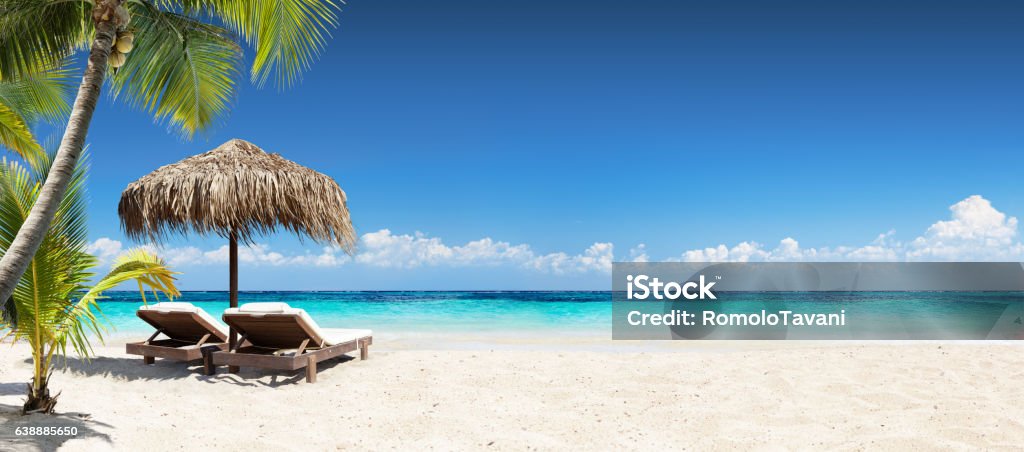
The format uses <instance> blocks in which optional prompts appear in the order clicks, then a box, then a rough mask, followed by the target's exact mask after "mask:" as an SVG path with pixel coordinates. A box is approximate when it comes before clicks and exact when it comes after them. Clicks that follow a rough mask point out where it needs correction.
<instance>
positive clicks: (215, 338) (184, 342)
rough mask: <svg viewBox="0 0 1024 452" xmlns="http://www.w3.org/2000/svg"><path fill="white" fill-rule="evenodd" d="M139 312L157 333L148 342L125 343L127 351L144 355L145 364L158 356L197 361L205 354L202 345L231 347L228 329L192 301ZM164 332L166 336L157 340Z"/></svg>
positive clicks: (157, 305)
mask: <svg viewBox="0 0 1024 452" xmlns="http://www.w3.org/2000/svg"><path fill="white" fill-rule="evenodd" d="M136 315H138V316H139V318H140V319H142V320H144V321H145V322H146V323H148V324H150V325H152V326H153V328H156V332H155V333H153V335H152V336H150V337H149V339H146V340H145V341H142V342H132V343H129V344H127V345H125V352H126V353H128V354H130V355H142V361H143V363H145V364H153V362H154V361H155V358H166V359H174V360H178V361H192V360H197V359H200V358H202V357H203V355H202V350H201V349H202V348H211V349H213V348H212V347H215V349H216V350H227V349H228V344H227V340H228V329H227V328H226V327H225V326H224V325H223V324H221V323H220V322H218V321H217V320H216V319H214V318H213V317H211V316H210V314H207V313H206V311H204V310H203V309H202V308H199V307H196V306H194V305H193V304H192V303H181V302H163V303H155V304H152V305H148V306H143V307H141V308H139V310H138V311H137V312H136ZM161 334H163V335H164V336H166V339H157V336H160V335H161Z"/></svg>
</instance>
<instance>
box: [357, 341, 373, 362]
mask: <svg viewBox="0 0 1024 452" xmlns="http://www.w3.org/2000/svg"><path fill="white" fill-rule="evenodd" d="M366 342H367V341H360V342H359V359H360V360H363V359H367V358H369V357H370V344H367V343H366Z"/></svg>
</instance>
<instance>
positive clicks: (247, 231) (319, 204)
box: [117, 139, 356, 346]
mask: <svg viewBox="0 0 1024 452" xmlns="http://www.w3.org/2000/svg"><path fill="white" fill-rule="evenodd" d="M345 200H346V198H345V192H344V191H343V190H342V189H341V187H339V186H338V184H337V183H336V182H335V181H334V179H331V178H330V177H328V176H326V175H324V174H321V173H318V172H316V171H313V170H311V169H309V168H306V167H304V166H302V165H299V164H297V163H294V162H292V161H289V160H286V159H284V158H283V157H281V156H280V155H278V154H268V153H266V152H264V151H263V150H262V149H260V148H258V147H256V145H254V144H252V143H249V142H248V141H243V140H239V139H233V140H231V141H228V142H227V143H224V144H222V145H220V146H219V147H217V148H216V149H214V150H212V151H209V152H206V153H203V154H199V155H195V156H192V157H189V158H187V159H185V160H182V161H180V162H178V163H174V164H171V165H166V166H162V167H160V168H158V169H157V170H156V171H153V172H152V173H149V174H147V175H145V176H143V177H142V178H140V179H139V180H137V181H135V182H132V183H131V184H128V187H127V188H125V189H124V192H122V193H121V202H120V203H119V204H118V206H117V213H118V215H119V216H120V217H121V227H122V228H123V229H124V231H125V234H126V235H127V236H128V237H129V238H131V239H135V240H151V241H154V242H161V241H163V240H164V239H165V238H166V237H167V236H169V235H174V234H185V233H187V232H188V231H190V230H191V231H195V232H197V233H199V234H201V235H209V234H211V233H212V234H217V235H219V236H222V237H225V238H227V239H228V243H229V244H230V252H229V260H230V267H229V268H230V271H229V273H230V287H231V307H233V308H234V307H237V306H238V242H240V241H241V242H243V243H246V244H252V243H253V238H254V237H255V236H259V235H264V234H268V233H270V232H272V231H274V230H275V229H277V228H278V227H283V228H285V229H287V230H290V231H292V232H294V233H296V234H298V235H299V237H300V238H301V237H307V238H310V239H312V240H314V241H316V242H321V243H328V244H332V245H335V246H338V247H340V248H341V249H343V250H345V252H348V253H350V254H351V253H352V252H353V250H354V249H355V240H356V234H355V230H354V229H353V228H352V222H351V220H350V219H349V214H348V207H347V206H346V204H345ZM235 339H236V338H235V332H234V331H232V332H231V341H230V343H231V345H232V346H234V343H235Z"/></svg>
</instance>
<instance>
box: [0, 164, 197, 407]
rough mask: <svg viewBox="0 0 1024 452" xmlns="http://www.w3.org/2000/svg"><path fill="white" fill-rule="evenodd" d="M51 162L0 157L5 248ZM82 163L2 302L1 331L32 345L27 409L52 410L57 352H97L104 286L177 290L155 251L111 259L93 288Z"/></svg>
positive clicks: (0, 241)
mask: <svg viewBox="0 0 1024 452" xmlns="http://www.w3.org/2000/svg"><path fill="white" fill-rule="evenodd" d="M51 162H52V157H51V156H46V155H44V156H41V157H36V158H30V159H28V163H27V165H25V164H21V163H17V162H9V161H7V160H6V159H4V160H3V162H2V163H0V253H2V252H4V251H6V249H7V247H8V246H10V243H11V241H13V240H14V237H15V236H16V235H17V233H18V229H19V228H20V227H21V224H22V223H23V222H24V220H25V218H26V217H27V216H28V214H29V210H30V209H31V206H32V204H33V203H34V202H35V198H36V197H37V196H38V195H39V191H40V187H41V186H42V184H43V181H44V180H45V178H46V174H47V172H48V171H49V169H50V165H51ZM84 181H85V178H84V168H83V165H82V164H79V165H78V166H77V167H76V169H75V171H74V173H73V174H72V178H71V183H70V184H69V186H68V192H67V196H65V197H64V199H63V201H61V203H60V206H59V208H58V210H57V213H56V215H55V216H54V221H53V223H52V224H51V225H50V229H49V231H48V232H47V234H46V237H44V239H43V241H42V244H41V245H40V247H39V250H38V251H36V254H35V256H34V257H33V259H32V261H31V262H30V264H29V268H28V271H27V272H25V275H24V276H23V277H22V278H21V279H20V280H19V281H18V285H17V287H16V288H15V291H14V295H13V296H12V297H11V298H9V299H8V300H7V301H6V302H5V303H4V306H3V310H2V314H3V315H2V316H0V331H3V330H5V329H6V330H7V333H6V335H5V337H11V338H13V340H14V341H18V340H24V341H26V342H28V344H29V346H30V348H31V349H32V362H33V364H34V368H33V377H32V382H31V383H30V384H29V385H28V399H27V400H26V401H25V405H24V407H23V412H25V413H32V412H43V413H52V412H53V408H54V405H55V404H56V403H57V397H56V396H51V395H50V391H49V380H50V374H51V371H52V368H53V366H54V357H56V356H61V357H66V356H67V352H68V349H72V350H74V351H75V352H76V353H78V354H79V355H81V356H85V357H88V356H89V355H91V354H92V347H91V346H90V344H89V339H90V337H91V336H94V335H95V336H96V337H97V338H99V339H100V340H102V332H103V329H104V328H103V326H102V324H101V322H100V319H99V316H101V313H100V310H99V306H98V305H97V300H98V299H99V298H100V297H101V295H102V293H103V291H105V290H108V289H111V288H113V287H115V286H117V285H118V284H121V283H123V282H127V281H132V280H134V281H136V282H137V283H138V285H139V288H140V290H143V289H145V288H148V289H151V290H153V292H154V293H163V294H164V295H166V296H168V297H174V296H177V295H178V290H177V288H176V287H175V285H174V273H173V272H172V271H171V270H170V269H169V268H167V266H166V265H164V263H163V262H162V261H161V260H160V259H159V258H158V257H156V256H155V255H153V254H151V253H149V252H147V251H144V250H141V249H140V250H134V251H130V252H128V253H126V254H124V255H122V256H121V257H120V258H118V259H117V261H116V262H115V263H114V265H113V268H112V269H111V270H110V272H109V273H107V274H106V276H104V277H103V278H101V279H99V281H98V282H96V283H95V284H93V285H92V286H91V287H90V285H89V284H90V280H91V279H93V276H95V275H94V274H93V273H92V272H91V269H92V268H93V267H95V266H96V265H97V263H98V260H97V259H96V258H95V257H94V256H92V255H90V254H89V253H87V252H86V246H87V242H86V230H85V196H84Z"/></svg>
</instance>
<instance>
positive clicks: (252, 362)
mask: <svg viewBox="0 0 1024 452" xmlns="http://www.w3.org/2000/svg"><path fill="white" fill-rule="evenodd" d="M224 322H226V323H227V324H228V325H230V326H231V327H232V328H234V329H235V331H238V332H239V334H241V336H240V338H239V340H238V344H239V345H238V346H236V347H235V349H234V350H228V351H214V352H212V353H208V354H206V356H205V357H204V363H205V370H206V374H207V375H213V374H214V373H215V372H216V366H218V365H227V366H228V371H229V372H233V373H236V372H238V368H239V367H258V368H262V369H277V370H298V369H302V368H305V369H306V381H307V382H310V383H314V382H316V373H317V370H316V367H317V363H319V362H322V361H325V360H328V359H332V358H338V357H341V356H342V355H344V354H346V353H349V352H353V351H356V350H359V359H367V357H368V353H369V350H368V349H369V346H370V345H371V344H373V332H371V331H370V330H344V329H328V328H320V327H319V326H317V324H316V322H314V321H313V319H312V318H310V317H309V315H308V314H306V311H305V310H302V309H296V308H292V307H290V306H288V305H287V304H285V303H247V304H244V305H242V307H240V308H232V309H228V310H227V311H224ZM246 342H247V343H246Z"/></svg>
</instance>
